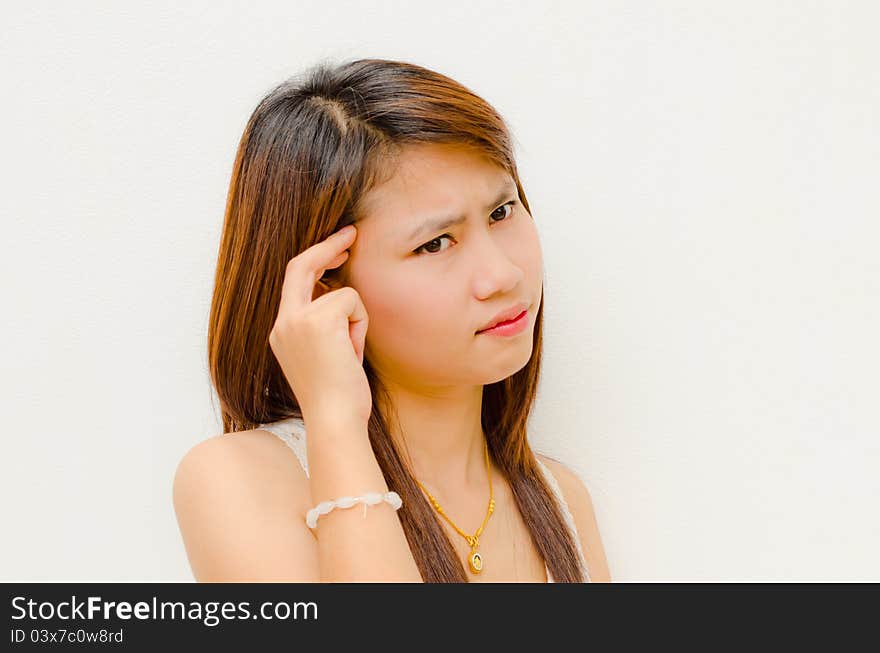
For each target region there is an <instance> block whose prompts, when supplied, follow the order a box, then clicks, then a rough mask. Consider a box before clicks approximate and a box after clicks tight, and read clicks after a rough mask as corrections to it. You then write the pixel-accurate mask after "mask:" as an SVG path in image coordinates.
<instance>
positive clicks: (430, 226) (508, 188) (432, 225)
mask: <svg viewBox="0 0 880 653" xmlns="http://www.w3.org/2000/svg"><path fill="white" fill-rule="evenodd" d="M515 190H516V185H515V184H514V183H513V181H507V182H505V183H504V186H502V187H501V190H500V191H498V194H497V195H496V196H495V198H494V199H493V200H492V201H491V202H489V204H488V205H486V211H488V210H489V209H494V208H495V207H496V206H498V205H499V204H500V203H501V201H502V200H503V199H504V198H506V197H507V196H508V195H509V194H510V193H511V192H514V191H515ZM466 220H467V216H464V215H458V216H450V215H446V216H438V217H434V218H429V219H428V220H426V221H424V222H422V223H421V224H420V225H419V226H418V227H416V228H415V229H414V230H413V231H412V232H411V233H410V234H409V236H407V242H409V241H411V240H414V239H415V238H416V237H417V236H420V235H421V234H423V233H428V232H433V231H440V230H441V229H446V228H447V227H451V226H453V225H457V224H461V223H462V222H465V221H466Z"/></svg>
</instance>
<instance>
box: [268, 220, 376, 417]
mask: <svg viewBox="0 0 880 653" xmlns="http://www.w3.org/2000/svg"><path fill="white" fill-rule="evenodd" d="M356 233H357V229H356V228H355V227H354V226H349V227H346V228H345V229H341V230H339V231H337V232H336V233H334V234H332V235H331V236H329V237H328V238H327V239H325V240H323V241H321V242H319V243H316V244H314V245H312V246H311V247H309V248H308V249H307V250H305V251H304V252H302V253H300V254H299V255H297V256H295V257H293V258H292V259H290V261H289V262H288V264H287V269H286V271H285V275H284V282H283V284H282V286H281V301H280V305H279V307H278V315H277V316H276V318H275V324H274V326H273V327H272V330H271V331H270V332H269V345H270V347H271V348H272V352H273V353H274V354H275V358H276V359H277V360H278V363H279V364H280V366H281V369H282V371H283V372H284V376H285V377H286V378H287V382H288V383H289V384H290V387H291V389H292V390H293V392H294V394H295V395H296V399H297V402H298V403H299V405H300V408H301V409H302V411H303V415H304V416H305V415H306V414H308V415H309V416H315V417H316V418H331V419H339V418H340V417H342V418H348V419H350V418H355V419H362V420H363V423H365V424H366V423H367V422H368V421H369V418H370V412H371V410H372V405H373V401H372V395H371V393H370V385H369V383H368V381H367V375H366V373H365V372H364V368H363V362H364V341H365V339H366V335H367V324H368V319H367V310H366V308H365V307H364V304H363V302H362V301H361V298H360V295H359V294H358V292H357V291H356V290H355V289H354V288H351V287H349V286H343V287H341V288H338V289H336V290H332V291H323V290H319V289H318V288H316V285H315V284H316V283H317V282H318V280H319V279H320V278H321V277H322V276H323V275H324V272H325V271H326V270H327V269H330V268H336V267H338V266H340V265H342V264H343V263H344V262H345V261H346V260H347V259H348V255H349V254H348V248H349V247H350V246H351V244H352V243H353V242H354V239H355V235H356ZM321 285H323V284H321ZM316 294H317V296H316Z"/></svg>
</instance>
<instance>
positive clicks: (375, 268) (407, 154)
mask: <svg viewBox="0 0 880 653" xmlns="http://www.w3.org/2000/svg"><path fill="white" fill-rule="evenodd" d="M362 216H363V217H362V219H361V220H359V221H358V222H357V223H356V226H357V230H358V233H357V237H356V239H355V242H354V244H353V245H352V247H351V248H350V250H349V252H350V257H349V258H348V259H347V260H346V262H345V264H344V265H343V266H342V269H341V270H340V271H341V273H342V278H344V279H345V283H346V284H347V285H350V286H352V287H353V288H354V289H355V290H357V291H358V294H359V295H360V297H361V299H362V301H363V302H364V306H365V307H366V309H367V314H368V316H369V320H368V329H367V336H366V344H365V357H366V358H367V359H369V361H370V364H371V365H372V366H373V368H374V369H375V370H376V371H377V372H378V373H379V374H380V376H381V377H382V378H383V379H385V378H387V379H391V380H393V381H395V382H396V383H399V384H402V385H404V386H407V387H411V388H414V389H419V388H421V389H423V390H427V389H430V388H433V387H437V386H457V385H483V384H487V383H494V382H496V381H500V380H502V379H505V378H507V377H508V376H510V375H512V374H514V373H515V372H517V371H518V370H520V369H522V368H523V367H524V366H525V365H526V363H528V361H529V358H530V356H531V353H532V337H533V331H534V326H535V316H536V313H537V311H538V306H539V305H540V302H541V293H542V282H543V259H542V256H541V246H540V242H539V239H538V233H537V230H536V228H535V223H534V221H533V220H532V217H531V216H530V215H529V213H528V212H527V211H526V209H525V207H523V205H522V204H521V203H520V201H519V197H518V195H517V191H516V185H515V184H514V182H513V178H512V177H511V176H510V175H509V174H508V173H507V172H506V171H505V170H503V169H501V168H498V167H497V166H495V164H493V163H492V162H491V161H489V160H487V159H485V158H483V157H481V156H480V155H479V154H477V153H475V151H474V150H472V149H468V148H464V147H460V146H453V145H436V144H418V145H410V146H406V147H405V148H404V149H403V151H402V153H401V156H400V159H399V167H398V168H397V169H396V170H395V174H394V176H393V177H392V178H390V179H389V180H388V181H386V182H384V183H382V184H381V185H379V186H376V187H374V188H373V189H372V190H371V191H370V192H369V193H368V195H367V196H366V197H365V199H364V211H363V214H362ZM443 218H450V219H459V218H460V219H461V221H460V222H458V223H456V224H452V225H449V226H445V227H444V226H430V223H431V222H432V221H435V220H436V221H440V220H442V219H443ZM518 302H524V303H525V304H526V305H528V315H527V316H526V319H527V327H526V329H525V330H523V331H521V332H520V333H519V334H517V335H514V336H508V337H504V336H496V335H487V334H477V331H478V330H479V329H480V328H482V327H483V326H484V325H485V324H486V323H488V322H489V321H491V320H492V318H494V317H495V315H496V314H498V313H499V312H501V311H504V310H506V309H508V308H511V307H513V306H514V305H516V304H517V303H518Z"/></svg>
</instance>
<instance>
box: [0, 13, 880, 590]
mask: <svg viewBox="0 0 880 653" xmlns="http://www.w3.org/2000/svg"><path fill="white" fill-rule="evenodd" d="M442 4H443V5H444V6H446V7H449V8H448V9H442V8H441V6H440V5H439V4H437V3H435V2H430V3H427V2H424V3H413V2H402V1H397V2H391V1H386V2H371V3H365V2H340V1H328V0H321V1H319V2H312V1H310V2H303V1H300V2H283V1H280V0H279V1H277V2H255V1H253V0H249V1H248V2H243V1H242V2H223V3H219V2H184V3H178V2H149V3H142V4H140V5H137V4H134V3H124V4H122V3H113V2H91V3H84V2H80V3H73V4H69V3H56V2H51V3H46V2H40V3H14V4H11V5H7V6H6V7H5V8H4V10H3V12H2V13H3V15H2V19H0V25H2V27H0V61H2V62H3V64H2V67H0V88H2V89H3V96H4V99H3V101H2V102H0V121H2V123H0V124H2V126H3V157H2V158H0V166H2V170H0V173H2V180H3V192H2V193H0V215H2V225H3V229H2V232H3V234H4V238H3V246H2V257H0V277H2V280H3V281H2V283H3V298H4V302H3V320H2V321H0V348H2V349H0V360H2V369H3V374H2V387H0V396H2V397H3V400H2V401H3V406H2V414H3V422H4V424H3V426H4V428H3V435H2V438H3V455H2V462H0V465H2V467H0V493H2V494H0V496H2V499H0V500H2V511H3V512H2V523H3V531H4V534H3V537H0V580H5V581H12V580H25V581H42V580H63V581H117V580H119V581H190V580H191V579H192V576H191V573H190V570H189V566H188V563H187V560H186V555H185V552H184V549H183V545H182V542H181V540H180V536H179V533H178V530H177V523H176V520H175V516H174V512H173V507H172V503H171V483H172V478H173V473H174V470H175V468H176V465H177V462H178V461H179V459H180V457H181V456H182V455H183V453H184V452H185V451H186V450H187V449H189V448H190V447H191V446H192V445H194V444H195V443H196V442H198V441H200V440H202V439H205V438H207V437H210V436H212V435H215V434H217V433H219V432H220V431H221V428H220V421H219V414H218V413H217V412H216V410H215V402H214V401H213V400H212V390H211V388H210V386H209V382H208V376H207V372H206V354H205V349H206V346H205V338H206V323H207V314H208V306H209V300H210V292H211V285H212V277H213V272H214V267H213V266H214V262H215V257H216V253H217V245H218V237H219V230H220V226H221V220H222V215H223V208H224V202H225V194H226V190H227V185H228V182H229V175H230V171H231V165H232V159H233V156H234V153H235V147H236V144H237V142H238V139H239V137H240V135H241V132H242V130H243V128H244V125H245V122H246V120H247V118H248V116H249V115H250V112H251V111H252V110H253V108H254V107H255V105H256V102H257V101H258V100H259V98H260V97H262V95H263V93H265V92H266V91H268V89H269V88H270V87H271V86H272V85H274V84H275V83H277V82H279V81H281V80H282V79H284V78H286V77H288V76H289V75H292V74H294V73H296V72H299V71H300V70H301V69H303V68H304V67H306V66H307V65H309V64H311V63H313V62H314V61H315V60H317V59H318V58H320V57H333V58H334V59H337V60H343V59H347V58H350V57H365V56H375V57H381V58H392V59H393V58H397V59H404V60H408V61H412V62H414V63H419V64H422V65H426V66H428V67H432V68H435V69H436V70H439V71H440V72H443V73H445V74H448V75H450V76H452V77H454V78H456V79H458V80H460V81H462V82H463V83H465V84H466V85H468V86H470V87H471V88H472V89H474V90H475V91H477V92H478V93H480V94H481V95H483V96H484V97H485V98H486V99H487V100H489V101H490V102H492V103H493V104H494V105H495V106H496V107H497V108H498V109H499V111H501V113H502V114H503V115H505V117H506V118H507V119H508V120H509V121H510V123H511V124H512V125H513V128H514V130H515V138H516V141H517V143H518V157H519V163H520V166H521V172H522V176H523V182H524V184H525V186H526V189H527V192H528V193H529V198H530V201H531V204H532V208H533V213H534V216H535V219H536V220H537V221H538V223H539V230H540V234H541V238H542V245H543V247H544V251H545V263H546V274H547V281H548V283H547V286H545V294H546V299H545V302H546V303H545V318H546V324H545V328H546V342H545V346H546V349H545V356H546V359H545V368H544V369H545V376H544V378H543V381H542V386H541V393H540V397H539V403H538V407H537V412H536V414H535V416H534V421H533V428H534V434H533V436H532V438H533V446H535V448H536V449H538V450H539V451H544V452H546V453H548V454H550V455H554V456H557V457H560V458H562V459H563V460H565V461H567V463H568V464H569V465H570V466H571V467H572V468H573V469H575V470H576V471H577V472H578V473H579V474H580V475H581V477H582V478H583V479H584V481H585V483H586V484H587V486H588V488H589V489H590V491H591V493H592V496H593V501H594V504H595V507H596V512H597V515H598V519H599V523H600V528H601V532H602V536H603V539H604V541H605V546H606V550H607V554H608V561H609V565H610V567H611V571H612V575H613V576H614V579H615V580H617V581H762V580H768V581H813V580H818V581H835V580H850V581H859V580H872V581H880V558H878V556H877V551H880V516H878V512H880V511H878V499H880V473H878V472H880V444H878V442H880V438H878V435H880V411H878V410H877V409H878V399H880V392H878V385H880V383H878V381H880V378H878V369H880V345H878V333H880V299H878V297H880V263H878V254H877V251H878V248H880V227H878V218H880V184H878V164H880V130H878V128H877V116H878V115H880V72H878V66H877V62H878V61H880V46H878V41H877V40H876V28H877V25H878V23H880V5H878V4H877V3H874V2H871V1H869V0H866V1H864V2H842V1H840V0H827V1H824V2H820V1H813V2H807V1H802V2H782V1H774V2H763V1H762V2H757V1H754V0H750V1H747V2H746V1H743V0H736V1H735V2H734V1H733V0H730V1H727V2H721V1H715V2H705V1H700V0H693V1H689V2H683V1H677V2H676V1H670V0H664V1H663V2H660V1H654V2H649V1H647V0H643V1H638V2H635V1H630V2H619V1H607V2H575V1H574V0H572V1H570V2H555V3H553V2H541V3H520V2H474V1H473V0H468V1H467V2H457V1H456V2H451V1H449V0H445V1H444V3H442Z"/></svg>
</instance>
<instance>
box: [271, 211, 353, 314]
mask: <svg viewBox="0 0 880 653" xmlns="http://www.w3.org/2000/svg"><path fill="white" fill-rule="evenodd" d="M356 233H357V228H356V227H352V228H351V229H348V228H345V229H341V230H339V231H337V232H335V233H334V234H332V235H330V236H329V237H327V238H326V239H324V240H322V241H320V242H318V243H315V244H314V245H312V246H311V247H309V248H308V249H306V250H305V251H304V252H301V253H300V254H298V255H297V256H295V257H293V258H292V259H290V261H289V262H288V264H287V268H286V269H285V273H284V281H283V282H282V284H281V303H282V304H293V305H295V306H304V305H306V304H308V303H309V302H311V301H312V293H313V292H314V288H315V282H316V281H317V280H318V279H320V278H321V277H322V276H323V275H324V272H325V271H326V270H327V269H328V268H331V267H337V266H339V265H340V264H341V263H342V262H343V261H345V259H346V258H347V257H348V252H347V251H346V250H347V249H348V247H350V246H351V244H352V243H353V242H354V236H355V234H356ZM343 257H345V258H343ZM340 258H341V259H342V260H340V261H339V263H336V264H335V265H333V263H335V261H336V260H337V259H340Z"/></svg>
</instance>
